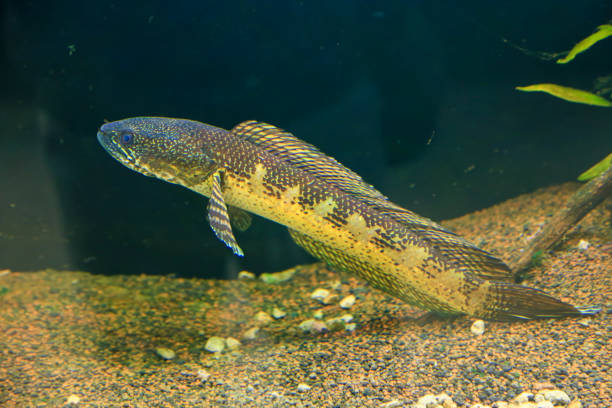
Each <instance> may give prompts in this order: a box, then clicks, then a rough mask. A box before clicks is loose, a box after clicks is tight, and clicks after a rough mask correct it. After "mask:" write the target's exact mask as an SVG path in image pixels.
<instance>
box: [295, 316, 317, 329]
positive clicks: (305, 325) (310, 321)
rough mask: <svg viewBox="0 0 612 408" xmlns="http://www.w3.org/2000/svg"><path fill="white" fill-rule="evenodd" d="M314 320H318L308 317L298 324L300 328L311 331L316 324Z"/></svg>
mask: <svg viewBox="0 0 612 408" xmlns="http://www.w3.org/2000/svg"><path fill="white" fill-rule="evenodd" d="M314 322H316V320H315V319H307V320H304V321H303V322H302V323H300V324H299V325H298V329H300V330H302V331H304V332H309V331H311V330H312V325H313V324H314Z"/></svg>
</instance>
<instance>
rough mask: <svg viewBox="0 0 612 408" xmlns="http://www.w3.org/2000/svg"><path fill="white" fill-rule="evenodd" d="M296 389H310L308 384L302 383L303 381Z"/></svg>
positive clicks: (304, 390) (303, 390)
mask: <svg viewBox="0 0 612 408" xmlns="http://www.w3.org/2000/svg"><path fill="white" fill-rule="evenodd" d="M297 390H298V392H306V391H310V385H308V384H304V383H301V384H298V386H297Z"/></svg>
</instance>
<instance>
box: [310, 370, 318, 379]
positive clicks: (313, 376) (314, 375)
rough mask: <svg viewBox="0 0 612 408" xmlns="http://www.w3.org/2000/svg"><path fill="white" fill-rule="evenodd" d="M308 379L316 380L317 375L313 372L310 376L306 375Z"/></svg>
mask: <svg viewBox="0 0 612 408" xmlns="http://www.w3.org/2000/svg"><path fill="white" fill-rule="evenodd" d="M308 378H310V379H311V380H316V379H317V373H315V372H314V371H313V372H312V373H310V374H308Z"/></svg>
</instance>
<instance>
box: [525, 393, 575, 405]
mask: <svg viewBox="0 0 612 408" xmlns="http://www.w3.org/2000/svg"><path fill="white" fill-rule="evenodd" d="M544 400H546V401H550V402H552V404H553V405H567V404H569V403H570V397H569V396H568V395H567V394H566V393H565V392H563V391H561V390H543V391H541V392H539V393H538V394H537V395H536V396H535V398H534V401H535V402H540V401H544Z"/></svg>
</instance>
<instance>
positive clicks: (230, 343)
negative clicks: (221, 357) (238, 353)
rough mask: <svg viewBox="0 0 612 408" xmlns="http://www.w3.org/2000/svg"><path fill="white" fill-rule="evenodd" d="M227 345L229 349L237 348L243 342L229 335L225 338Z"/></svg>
mask: <svg viewBox="0 0 612 408" xmlns="http://www.w3.org/2000/svg"><path fill="white" fill-rule="evenodd" d="M225 345H226V346H227V348H228V349H230V350H235V349H237V348H238V347H240V346H242V343H240V340H238V339H235V338H233V337H228V338H227V339H225Z"/></svg>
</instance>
